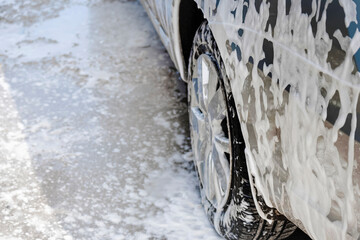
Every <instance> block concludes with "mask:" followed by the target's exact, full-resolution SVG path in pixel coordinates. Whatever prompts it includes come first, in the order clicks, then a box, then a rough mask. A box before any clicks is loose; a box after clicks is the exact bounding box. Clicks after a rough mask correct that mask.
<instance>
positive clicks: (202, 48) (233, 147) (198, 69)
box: [188, 22, 296, 240]
mask: <svg viewBox="0 0 360 240" xmlns="http://www.w3.org/2000/svg"><path fill="white" fill-rule="evenodd" d="M188 93H189V95H188V103H189V117H190V132H191V141H192V149H193V153H194V162H195V166H196V169H197V172H198V176H199V180H200V189H201V196H202V202H203V205H204V208H205V211H206V213H207V216H208V218H209V219H210V221H211V223H212V224H213V225H214V227H215V229H216V230H217V232H218V233H219V234H220V235H222V236H224V237H225V238H227V239H247V240H248V239H284V238H286V237H288V236H289V235H291V234H292V233H293V231H294V230H295V229H296V227H295V226H294V225H293V224H292V223H291V222H289V221H288V220H276V221H273V222H272V223H271V224H270V223H268V222H267V221H266V220H264V219H262V218H261V217H260V216H259V215H258V213H257V210H256V207H255V204H254V200H253V197H252V194H251V188H250V183H249V177H248V172H247V167H246V160H245V154H244V150H245V143H244V140H243V137H242V134H241V128H240V124H239V119H238V117H237V112H236V108H235V103H234V99H233V95H232V92H231V89H230V84H229V80H228V78H227V75H226V72H225V67H224V64H223V62H222V60H221V57H220V53H219V50H218V48H217V45H216V42H215V40H214V38H213V35H212V33H211V31H210V29H209V26H208V24H207V23H206V22H204V23H203V24H202V25H201V26H200V27H199V29H198V31H197V33H196V35H195V38H194V42H193V47H192V50H191V55H190V60H189V84H188Z"/></svg>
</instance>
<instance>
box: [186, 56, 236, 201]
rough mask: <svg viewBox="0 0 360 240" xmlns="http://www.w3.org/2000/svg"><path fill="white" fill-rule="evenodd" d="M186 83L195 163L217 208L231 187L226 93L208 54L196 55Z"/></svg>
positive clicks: (208, 197) (225, 198)
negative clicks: (187, 84)
mask: <svg viewBox="0 0 360 240" xmlns="http://www.w3.org/2000/svg"><path fill="white" fill-rule="evenodd" d="M189 87H190V106H189V107H190V109H189V115H190V130H191V139H192V149H193V152H194V158H195V164H196V167H197V171H198V174H199V178H200V182H201V184H202V187H203V191H204V193H205V196H206V198H207V199H208V200H209V201H210V202H211V204H212V205H213V206H214V207H216V208H219V207H222V206H223V205H224V204H225V203H226V200H227V198H228V195H229V190H230V179H231V164H230V156H231V154H230V152H231V144H230V139H229V135H230V134H229V127H228V125H229V124H228V116H227V115H228V114H227V107H226V100H225V95H224V91H223V90H222V88H221V86H220V79H219V74H218V71H217V69H216V66H215V64H214V63H213V61H212V60H211V58H210V56H208V55H205V54H203V55H200V56H199V58H198V59H197V61H196V62H195V66H194V71H193V76H192V82H191V83H190V84H189Z"/></svg>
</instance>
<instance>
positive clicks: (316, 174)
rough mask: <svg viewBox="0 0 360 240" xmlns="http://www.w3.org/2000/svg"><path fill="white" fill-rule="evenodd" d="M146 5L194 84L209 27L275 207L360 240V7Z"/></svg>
mask: <svg viewBox="0 0 360 240" xmlns="http://www.w3.org/2000/svg"><path fill="white" fill-rule="evenodd" d="M141 2H142V4H143V6H144V7H145V9H146V10H147V12H148V14H149V16H150V19H151V20H152V22H153V23H154V26H155V28H156V30H157V32H158V33H159V36H160V38H161V40H162V41H163V43H164V45H165V47H166V49H167V50H168V52H169V55H170V57H171V59H172V60H173V62H174V64H175V66H176V68H177V69H178V71H179V72H180V74H181V77H182V78H183V79H184V80H185V81H188V76H187V74H188V70H187V64H188V58H189V51H190V50H189V45H190V46H191V39H192V38H193V36H194V34H195V31H196V28H197V27H198V26H199V24H200V23H201V21H202V20H207V21H208V24H209V27H210V29H211V31H212V33H213V35H214V38H215V41H216V43H217V45H218V47H219V50H220V53H221V58H222V59H223V62H224V64H225V68H226V73H227V75H228V77H229V79H230V85H231V89H232V92H233V95H234V100H235V104H236V110H237V113H238V116H239V120H240V125H241V129H242V132H243V136H244V140H245V143H246V151H245V153H246V161H247V164H248V168H249V173H250V174H251V176H252V177H253V178H254V186H255V187H256V189H257V194H258V195H259V196H261V197H262V198H263V200H264V202H265V203H266V205H267V206H268V207H271V208H276V209H277V210H278V211H279V212H280V213H281V214H283V215H285V216H286V217H287V218H288V219H290V220H291V221H292V222H293V223H295V224H296V225H297V226H298V227H300V228H301V229H303V230H304V231H305V232H306V233H308V235H309V236H310V237H312V238H313V239H360V186H359V185H360V167H359V164H360V154H359V153H360V145H359V141H360V129H359V124H358V121H359V117H360V116H359V113H360V104H359V101H360V100H359V92H360V1H359V0H333V1H330V0H302V1H295V0H278V1H276V0H268V1H265V0H263V1H262V0H243V1H238V0H196V1H193V0H141ZM199 9H200V10H199ZM199 11H201V14H200V13H199ZM189 39H190V40H189ZM189 41H190V43H189ZM258 210H259V211H261V209H258Z"/></svg>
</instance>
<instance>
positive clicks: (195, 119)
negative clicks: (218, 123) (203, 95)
mask: <svg viewBox="0 0 360 240" xmlns="http://www.w3.org/2000/svg"><path fill="white" fill-rule="evenodd" d="M191 124H192V128H193V130H194V131H195V132H196V134H197V135H198V137H199V139H201V140H203V139H204V137H205V136H204V135H205V133H206V131H207V130H206V123H205V117H204V114H203V113H202V112H201V110H200V109H199V108H198V107H192V108H191Z"/></svg>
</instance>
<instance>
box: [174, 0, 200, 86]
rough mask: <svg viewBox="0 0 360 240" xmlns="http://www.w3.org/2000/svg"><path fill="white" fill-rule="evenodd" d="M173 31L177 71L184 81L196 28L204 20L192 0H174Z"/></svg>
mask: <svg viewBox="0 0 360 240" xmlns="http://www.w3.org/2000/svg"><path fill="white" fill-rule="evenodd" d="M174 9H175V11H174V13H173V14H174V15H173V24H174V26H173V27H174V33H175V39H176V40H175V43H174V47H175V49H177V50H176V55H177V56H176V61H177V62H178V66H179V69H178V70H179V72H180V75H181V77H182V79H183V80H184V81H187V66H188V64H189V57H190V51H191V47H192V43H193V39H194V36H195V33H196V30H197V29H198V27H199V26H200V24H201V23H202V22H203V21H204V20H205V18H204V15H203V12H202V10H201V9H200V8H198V5H197V3H196V2H195V1H193V0H190V1H189V0H175V1H174Z"/></svg>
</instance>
